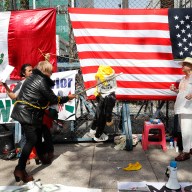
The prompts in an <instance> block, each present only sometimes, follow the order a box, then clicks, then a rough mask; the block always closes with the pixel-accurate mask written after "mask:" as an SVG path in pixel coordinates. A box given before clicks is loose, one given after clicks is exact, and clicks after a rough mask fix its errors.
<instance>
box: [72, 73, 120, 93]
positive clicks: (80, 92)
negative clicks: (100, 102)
mask: <svg viewBox="0 0 192 192" xmlns="http://www.w3.org/2000/svg"><path fill="white" fill-rule="evenodd" d="M122 74H123V73H122V72H121V73H119V74H117V75H115V76H113V77H111V78H110V79H106V80H105V81H102V82H100V83H97V84H96V85H93V86H91V87H89V88H87V89H85V90H83V91H80V92H79V93H76V94H75V95H80V94H81V93H84V92H86V91H88V90H89V89H92V88H94V87H96V86H98V85H101V84H103V83H105V82H107V81H110V80H112V79H114V78H116V77H118V76H119V75H122Z"/></svg>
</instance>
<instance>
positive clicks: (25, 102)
mask: <svg viewBox="0 0 192 192" xmlns="http://www.w3.org/2000/svg"><path fill="white" fill-rule="evenodd" d="M16 103H24V104H27V105H29V106H31V107H33V108H36V109H46V108H47V107H48V106H49V102H48V103H47V105H46V106H45V107H38V106H36V105H33V104H31V103H29V102H27V101H21V100H18V101H16V102H15V103H14V105H15V104H16Z"/></svg>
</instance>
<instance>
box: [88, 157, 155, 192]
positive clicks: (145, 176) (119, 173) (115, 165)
mask: <svg viewBox="0 0 192 192" xmlns="http://www.w3.org/2000/svg"><path fill="white" fill-rule="evenodd" d="M128 163H135V161H94V162H93V166H92V173H91V179H90V187H98V188H111V189H117V182H118V181H145V180H147V181H155V182H156V181H157V179H156V176H155V174H154V172H153V170H152V167H151V165H150V163H149V162H148V161H146V160H143V161H140V163H141V165H142V166H143V167H142V169H141V170H139V171H124V170H123V169H122V168H123V167H127V165H128ZM101 170H102V171H101Z"/></svg>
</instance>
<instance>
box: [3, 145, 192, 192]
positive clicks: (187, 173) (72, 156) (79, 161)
mask: <svg viewBox="0 0 192 192" xmlns="http://www.w3.org/2000/svg"><path fill="white" fill-rule="evenodd" d="M177 155H178V153H176V152H175V150H174V149H168V150H167V151H166V152H164V151H163V150H162V149H161V148H160V147H159V146H150V147H149V149H148V150H147V151H143V150H142V147H141V143H140V142H139V143H138V145H137V146H136V147H134V148H133V151H125V150H123V151H117V150H115V149H114V143H112V142H107V143H94V142H88V143H76V144H57V145H55V159H54V161H53V163H52V164H51V165H49V166H44V165H36V164H35V161H34V160H31V163H30V164H29V165H27V171H28V172H29V173H32V174H33V175H34V178H35V179H41V183H42V184H62V185H65V186H74V187H85V188H90V189H91V188H94V189H102V191H103V192H117V191H118V187H117V183H118V182H140V181H147V182H167V180H168V179H167V178H166V176H165V171H166V168H167V166H168V165H169V163H170V161H171V160H174V157H176V156H177ZM17 161H18V160H17V159H14V160H10V161H5V160H0V186H12V185H16V183H15V180H14V177H13V170H14V168H15V166H16V164H17ZM136 161H138V162H139V163H140V164H141V165H142V169H141V170H139V171H124V170H122V168H123V167H127V165H128V164H129V163H135V162H136ZM191 173H192V157H191V159H190V160H187V161H184V162H178V172H177V175H178V180H179V182H192V174H191ZM17 185H18V184H17Z"/></svg>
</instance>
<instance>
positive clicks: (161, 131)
mask: <svg viewBox="0 0 192 192" xmlns="http://www.w3.org/2000/svg"><path fill="white" fill-rule="evenodd" d="M152 129H156V130H159V134H158V138H159V141H149V131H150V130H152ZM149 145H161V146H162V149H163V150H164V151H166V150H167V146H166V135H165V126H164V124H163V123H162V122H161V123H158V124H152V123H151V122H150V121H145V122H144V128H143V133H142V148H143V150H147V149H148V146H149Z"/></svg>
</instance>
